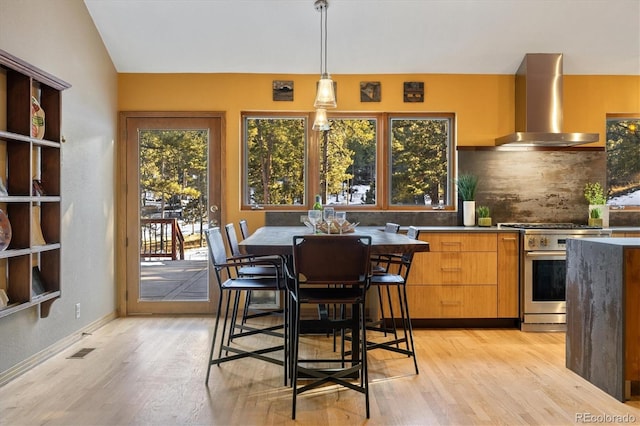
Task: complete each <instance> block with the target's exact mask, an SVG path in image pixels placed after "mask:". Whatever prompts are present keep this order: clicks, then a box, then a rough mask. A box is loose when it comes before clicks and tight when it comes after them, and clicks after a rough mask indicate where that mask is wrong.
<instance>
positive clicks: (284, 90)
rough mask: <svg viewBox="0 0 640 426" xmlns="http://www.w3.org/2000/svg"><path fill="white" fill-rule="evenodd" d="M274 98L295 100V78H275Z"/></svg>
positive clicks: (276, 99)
mask: <svg viewBox="0 0 640 426" xmlns="http://www.w3.org/2000/svg"><path fill="white" fill-rule="evenodd" d="M273 100H274V101H293V80H273Z"/></svg>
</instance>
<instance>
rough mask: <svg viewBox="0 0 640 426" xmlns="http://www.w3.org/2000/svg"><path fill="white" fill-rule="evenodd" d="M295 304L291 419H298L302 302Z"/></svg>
mask: <svg viewBox="0 0 640 426" xmlns="http://www.w3.org/2000/svg"><path fill="white" fill-rule="evenodd" d="M292 305H294V307H293V309H292V311H294V314H293V317H294V321H293V322H294V323H295V331H294V333H293V345H292V352H293V353H292V354H291V363H292V367H293V370H292V373H291V375H292V377H291V383H292V388H293V389H292V391H293V401H292V402H291V419H293V420H295V419H296V402H297V398H298V348H299V345H300V333H299V330H300V304H299V303H295V302H294V303H292Z"/></svg>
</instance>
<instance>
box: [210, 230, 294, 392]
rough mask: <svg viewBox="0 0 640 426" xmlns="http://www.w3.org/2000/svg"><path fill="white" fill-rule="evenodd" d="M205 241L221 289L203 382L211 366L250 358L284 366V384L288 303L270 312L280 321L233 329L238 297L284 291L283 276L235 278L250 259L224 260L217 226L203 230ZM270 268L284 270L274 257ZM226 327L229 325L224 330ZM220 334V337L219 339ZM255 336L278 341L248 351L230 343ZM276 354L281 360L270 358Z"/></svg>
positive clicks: (286, 363) (225, 255)
mask: <svg viewBox="0 0 640 426" xmlns="http://www.w3.org/2000/svg"><path fill="white" fill-rule="evenodd" d="M205 238H206V241H207V246H208V250H209V259H210V262H211V265H212V267H213V272H214V276H215V279H216V282H217V284H218V289H219V290H220V294H219V296H218V306H217V310H216V321H215V325H214V328H213V337H212V339H211V351H210V353H209V360H208V365H207V377H206V380H205V383H207V384H208V382H209V375H210V373H211V366H212V365H220V364H222V363H224V362H229V361H233V360H237V359H241V358H247V357H252V358H256V359H259V360H262V361H267V362H271V363H274V364H278V365H282V366H283V367H284V382H285V384H286V383H287V378H288V373H287V371H288V344H287V335H286V332H285V331H286V328H287V323H288V313H287V303H286V302H285V304H284V306H285V308H284V312H283V310H281V309H274V310H273V311H272V313H274V314H276V315H277V316H278V317H279V318H280V320H279V321H276V323H275V324H273V322H268V323H267V324H264V320H263V322H262V323H257V324H255V325H251V326H248V325H244V326H243V327H241V330H240V331H239V332H237V331H236V330H235V329H236V326H235V324H234V320H235V317H236V315H237V308H238V303H239V299H240V296H241V295H244V296H245V297H247V295H248V293H250V292H252V291H278V292H279V291H282V290H285V288H286V286H285V284H284V280H283V278H284V277H282V276H281V275H279V274H276V275H271V276H240V275H238V273H237V270H238V269H240V268H241V267H242V265H243V263H244V262H246V263H247V264H250V262H251V260H249V259H245V260H239V259H234V260H228V259H227V253H226V248H225V245H224V241H223V238H222V233H221V232H220V228H219V227H214V228H210V229H208V230H206V231H205ZM277 259H279V260H277ZM272 265H273V267H274V268H280V269H282V270H284V264H283V259H282V258H275V259H274V260H273V261H272ZM225 295H226V302H225V308H224V310H223V299H224V298H225ZM230 311H231V312H230ZM223 316H224V324H223V325H222V327H221V329H220V328H219V325H220V319H221V317H223ZM228 324H230V325H229V327H228V328H227V326H228ZM227 333H228V335H227ZM219 334H220V338H219V339H218V335H219ZM256 335H265V337H266V336H271V337H276V338H277V339H278V340H280V339H281V340H280V341H279V342H278V343H277V344H275V345H272V346H265V347H260V348H257V349H249V348H248V347H247V346H246V345H244V344H243V345H242V346H240V345H232V343H231V340H232V339H231V336H233V338H235V339H239V338H244V337H250V336H256ZM225 337H226V340H225ZM216 347H218V354H217V356H215V355H214V354H215V349H216ZM276 351H283V357H282V358H277V357H274V356H271V355H270V354H271V353H273V352H276ZM223 352H224V355H223ZM229 353H231V354H229Z"/></svg>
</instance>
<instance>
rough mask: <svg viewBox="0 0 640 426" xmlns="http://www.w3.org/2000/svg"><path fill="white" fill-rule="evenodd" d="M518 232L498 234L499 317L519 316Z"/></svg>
mask: <svg viewBox="0 0 640 426" xmlns="http://www.w3.org/2000/svg"><path fill="white" fill-rule="evenodd" d="M518 245H519V240H518V234H517V233H515V232H514V233H504V234H498V318H518V317H519V315H520V312H519V300H520V291H519V265H520V260H519V257H518Z"/></svg>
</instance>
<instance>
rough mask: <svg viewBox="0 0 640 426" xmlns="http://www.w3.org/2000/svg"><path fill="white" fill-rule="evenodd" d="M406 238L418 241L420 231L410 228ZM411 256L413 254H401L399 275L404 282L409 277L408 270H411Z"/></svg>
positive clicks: (413, 227)
mask: <svg viewBox="0 0 640 426" xmlns="http://www.w3.org/2000/svg"><path fill="white" fill-rule="evenodd" d="M407 237H409V238H411V239H412V240H417V239H419V237H420V230H419V229H418V228H416V227H415V226H410V227H409V229H407ZM413 255H414V252H409V253H403V254H402V262H403V264H404V265H403V268H401V271H400V273H401V274H402V275H403V276H404V278H405V280H406V279H407V278H408V276H409V269H411V263H412V262H413Z"/></svg>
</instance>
